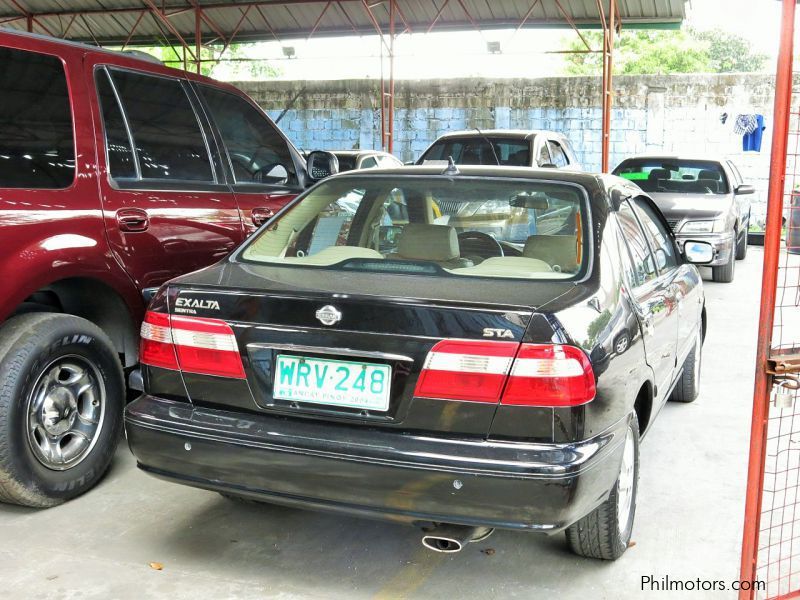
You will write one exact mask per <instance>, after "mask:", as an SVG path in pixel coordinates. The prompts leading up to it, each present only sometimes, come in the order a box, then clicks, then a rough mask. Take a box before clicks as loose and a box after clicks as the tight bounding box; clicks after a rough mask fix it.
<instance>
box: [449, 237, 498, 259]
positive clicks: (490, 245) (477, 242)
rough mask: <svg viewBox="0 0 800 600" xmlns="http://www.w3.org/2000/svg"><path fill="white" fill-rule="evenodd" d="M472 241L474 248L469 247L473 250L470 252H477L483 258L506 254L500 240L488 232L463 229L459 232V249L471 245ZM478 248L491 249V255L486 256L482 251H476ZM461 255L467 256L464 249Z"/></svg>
mask: <svg viewBox="0 0 800 600" xmlns="http://www.w3.org/2000/svg"><path fill="white" fill-rule="evenodd" d="M470 243H471V244H472V248H468V250H471V252H468V254H469V253H471V254H477V255H478V257H479V258H480V259H481V260H484V259H486V258H491V257H493V256H505V252H504V251H503V246H502V244H500V242H498V241H497V240H496V239H494V238H493V237H492V236H490V235H489V234H488V233H484V232H482V231H462V232H461V233H459V234H458V247H459V250H461V249H462V248H464V247H465V246H469V245H470ZM476 250H489V252H490V254H489V256H484V255H483V253H482V252H475V251H476ZM461 257H462V258H467V257H465V256H464V252H463V251H461Z"/></svg>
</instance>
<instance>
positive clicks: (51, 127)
mask: <svg viewBox="0 0 800 600" xmlns="http://www.w3.org/2000/svg"><path fill="white" fill-rule="evenodd" d="M0 65H2V68H0V187H5V188H38V189H63V188H67V187H69V186H70V185H71V184H72V182H73V181H74V180H75V140H74V135H73V128H72V111H71V107H70V100H69V92H68V90H67V78H66V74H65V73H64V67H63V65H62V64H61V61H59V60H58V59H57V58H55V57H53V56H47V55H44V54H36V53H34V52H27V51H23V50H15V49H11V48H0Z"/></svg>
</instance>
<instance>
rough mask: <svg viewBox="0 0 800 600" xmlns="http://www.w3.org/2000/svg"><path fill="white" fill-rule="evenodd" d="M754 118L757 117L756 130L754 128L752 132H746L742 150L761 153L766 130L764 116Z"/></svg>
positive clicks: (743, 137)
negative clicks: (762, 139)
mask: <svg viewBox="0 0 800 600" xmlns="http://www.w3.org/2000/svg"><path fill="white" fill-rule="evenodd" d="M752 116H753V117H755V119H754V120H755V128H753V130H752V131H749V132H745V134H744V135H743V136H742V150H744V151H745V152H761V138H762V136H763V134H764V130H765V129H766V127H765V126H764V115H752ZM737 120H738V119H737Z"/></svg>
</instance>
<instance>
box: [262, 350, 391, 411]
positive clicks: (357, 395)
mask: <svg viewBox="0 0 800 600" xmlns="http://www.w3.org/2000/svg"><path fill="white" fill-rule="evenodd" d="M391 375H392V368H391V367H390V366H389V365H379V364H373V363H362V362H351V361H346V360H328V359H322V358H308V357H303V356H287V355H285V354H279V355H278V356H277V358H276V360H275V381H274V384H273V386H272V395H273V397H275V398H278V399H281V400H295V401H297V402H311V403H313V404H328V405H331V406H346V407H348V408H362V409H366V410H378V411H386V410H388V409H389V391H390V388H391V380H392V378H391Z"/></svg>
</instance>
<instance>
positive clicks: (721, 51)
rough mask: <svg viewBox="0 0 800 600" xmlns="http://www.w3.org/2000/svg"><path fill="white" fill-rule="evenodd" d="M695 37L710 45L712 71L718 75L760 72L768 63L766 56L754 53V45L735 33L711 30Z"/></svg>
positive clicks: (709, 53)
mask: <svg viewBox="0 0 800 600" xmlns="http://www.w3.org/2000/svg"><path fill="white" fill-rule="evenodd" d="M694 36H695V37H696V38H697V39H698V40H701V41H703V42H706V43H707V44H708V58H709V60H710V61H711V70H712V71H714V72H716V73H732V72H743V73H750V72H753V71H760V70H761V69H763V68H764V66H765V63H766V62H767V58H768V57H767V55H766V54H760V53H757V52H753V46H752V44H751V43H750V42H749V41H748V40H746V39H745V38H743V37H741V36H739V35H736V34H734V33H730V32H727V31H723V30H722V29H711V30H709V31H698V32H694Z"/></svg>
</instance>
